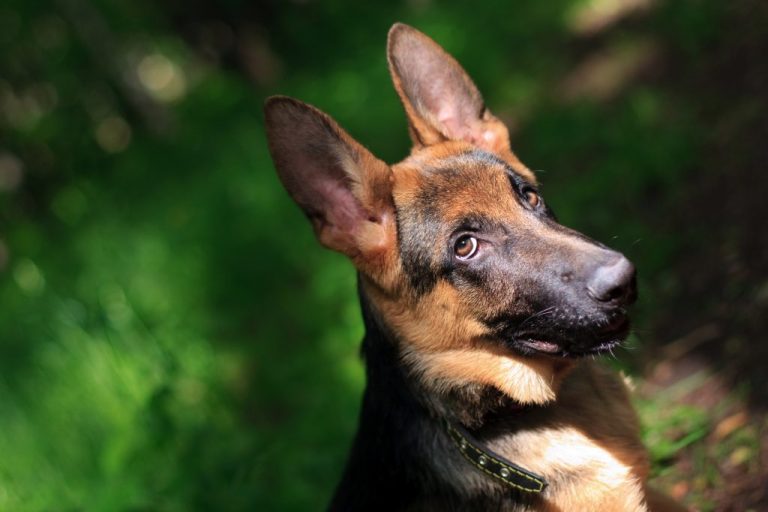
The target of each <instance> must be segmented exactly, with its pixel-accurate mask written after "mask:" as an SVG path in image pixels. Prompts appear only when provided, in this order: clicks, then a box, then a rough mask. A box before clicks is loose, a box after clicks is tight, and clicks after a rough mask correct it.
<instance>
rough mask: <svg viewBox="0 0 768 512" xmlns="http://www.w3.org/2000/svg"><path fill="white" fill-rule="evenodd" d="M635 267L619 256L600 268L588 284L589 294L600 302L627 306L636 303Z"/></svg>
mask: <svg viewBox="0 0 768 512" xmlns="http://www.w3.org/2000/svg"><path fill="white" fill-rule="evenodd" d="M635 281H636V279H635V266H634V265H632V263H631V262H630V261H629V260H628V259H627V258H625V257H624V256H621V255H618V258H616V259H613V260H612V261H611V262H610V263H607V264H605V265H601V266H599V267H598V268H597V269H596V270H595V271H594V273H593V274H592V277H591V278H590V279H589V281H588V282H587V292H588V293H589V295H590V297H592V298H593V299H595V300H596V301H598V302H605V303H611V304H615V305H625V304H630V303H632V302H634V300H635V298H636V296H637V293H636V291H635Z"/></svg>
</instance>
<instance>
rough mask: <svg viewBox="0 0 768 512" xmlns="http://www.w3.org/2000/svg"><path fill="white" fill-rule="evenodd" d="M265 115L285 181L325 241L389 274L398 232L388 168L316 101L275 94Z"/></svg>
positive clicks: (363, 264)
mask: <svg viewBox="0 0 768 512" xmlns="http://www.w3.org/2000/svg"><path fill="white" fill-rule="evenodd" d="M264 112H265V122H266V129H267V139H268V141H269V150H270V153H271V155H272V159H273V160H274V162H275V166H276V168H277V172H278V175H279V177H280V180H281V181H282V182H283V185H284V186H285V188H286V190H287V191H288V193H289V194H290V195H291V197H292V198H293V200H294V201H296V203H297V204H298V205H299V206H300V207H301V209H302V210H304V213H305V214H306V215H307V217H308V218H309V220H310V221H311V222H312V226H313V227H314V229H315V234H316V235H317V238H318V239H319V240H320V243H322V244H323V245H324V246H326V247H328V248H329V249H333V250H335V251H339V252H341V253H344V254H346V255H347V256H349V257H350V258H351V259H352V261H353V262H354V263H355V264H356V265H357V267H358V268H360V269H361V270H368V269H374V270H375V271H376V272H380V271H383V268H382V267H384V266H385V264H384V262H383V261H381V260H382V258H384V257H386V255H387V254H389V252H391V251H390V249H391V247H392V246H393V245H394V241H393V240H392V236H393V234H394V232H395V231H394V227H393V224H394V220H393V219H394V212H393V210H394V206H393V204H392V199H391V197H392V195H391V181H390V179H391V171H390V168H389V166H387V165H386V164H385V163H384V162H382V161H381V160H379V159H378V158H376V157H375V156H373V155H372V154H371V153H370V152H369V151H368V150H367V149H365V148H364V147H363V146H362V145H361V144H360V143H358V142H357V141H355V140H354V139H353V138H352V137H351V136H350V135H349V134H347V132H345V131H344V130H343V129H342V128H341V127H340V126H339V125H338V124H337V123H336V122H335V121H334V120H333V119H331V118H330V116H328V115H327V114H325V113H324V112H321V111H320V110H318V109H316V108H315V107H313V106H311V105H307V104H306V103H303V102H301V101H299V100H295V99H293V98H288V97H285V96H273V97H271V98H269V99H268V100H267V102H266V104H265V106H264ZM372 272H373V271H371V272H369V273H372Z"/></svg>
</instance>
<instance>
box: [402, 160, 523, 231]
mask: <svg viewBox="0 0 768 512" xmlns="http://www.w3.org/2000/svg"><path fill="white" fill-rule="evenodd" d="M522 181H524V180H523V178H522V177H521V176H520V175H519V174H517V173H516V172H515V171H514V170H513V169H512V168H511V167H510V166H509V165H508V164H507V163H506V162H505V161H504V160H502V159H500V158H498V157H497V156H495V155H493V154H492V153H488V152H486V151H481V150H478V149H474V148H469V149H463V150H460V151H453V152H449V153H447V154H440V153H437V154H434V153H433V154H427V155H423V154H416V155H413V156H412V157H411V158H409V159H407V160H405V161H404V162H402V163H401V164H399V165H398V166H396V167H395V168H394V195H395V202H396V203H397V205H398V208H399V209H408V210H416V211H430V212H431V213H433V214H436V215H437V216H439V217H441V218H443V219H444V220H446V221H449V220H455V219H458V218H460V217H462V216H466V215H485V216H488V217H492V218H501V217H507V216H509V215H514V214H515V212H516V211H517V210H518V209H519V203H518V202H517V201H515V199H514V195H513V187H514V184H515V183H521V182H522Z"/></svg>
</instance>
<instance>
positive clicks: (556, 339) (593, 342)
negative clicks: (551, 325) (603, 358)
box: [513, 314, 630, 358]
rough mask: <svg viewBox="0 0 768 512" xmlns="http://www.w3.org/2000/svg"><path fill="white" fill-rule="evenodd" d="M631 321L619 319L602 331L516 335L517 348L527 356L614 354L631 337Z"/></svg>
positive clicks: (556, 331) (559, 331)
mask: <svg viewBox="0 0 768 512" xmlns="http://www.w3.org/2000/svg"><path fill="white" fill-rule="evenodd" d="M629 327H630V324H629V318H628V317H627V316H626V315H624V314H623V315H620V316H617V317H616V318H614V319H613V320H611V321H610V322H609V323H608V324H607V325H605V326H603V327H601V328H599V329H585V330H582V329H579V330H569V329H557V330H554V331H552V332H543V331H542V332H533V331H526V332H520V333H516V334H515V336H514V342H513V344H514V346H515V347H516V348H517V349H518V350H519V351H520V352H522V353H523V354H524V355H545V356H550V357H568V358H578V357H584V356H588V355H600V354H604V353H606V352H611V351H612V350H613V349H614V348H616V347H618V346H620V345H621V343H622V342H623V341H624V340H625V339H626V338H627V335H628V334H629Z"/></svg>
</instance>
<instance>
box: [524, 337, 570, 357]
mask: <svg viewBox="0 0 768 512" xmlns="http://www.w3.org/2000/svg"><path fill="white" fill-rule="evenodd" d="M523 343H524V344H525V345H527V346H528V347H529V348H532V349H533V350H536V351H537V352H543V353H545V354H556V353H558V352H560V350H561V348H560V346H559V345H557V344H556V343H551V342H549V341H542V340H525V341H523Z"/></svg>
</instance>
